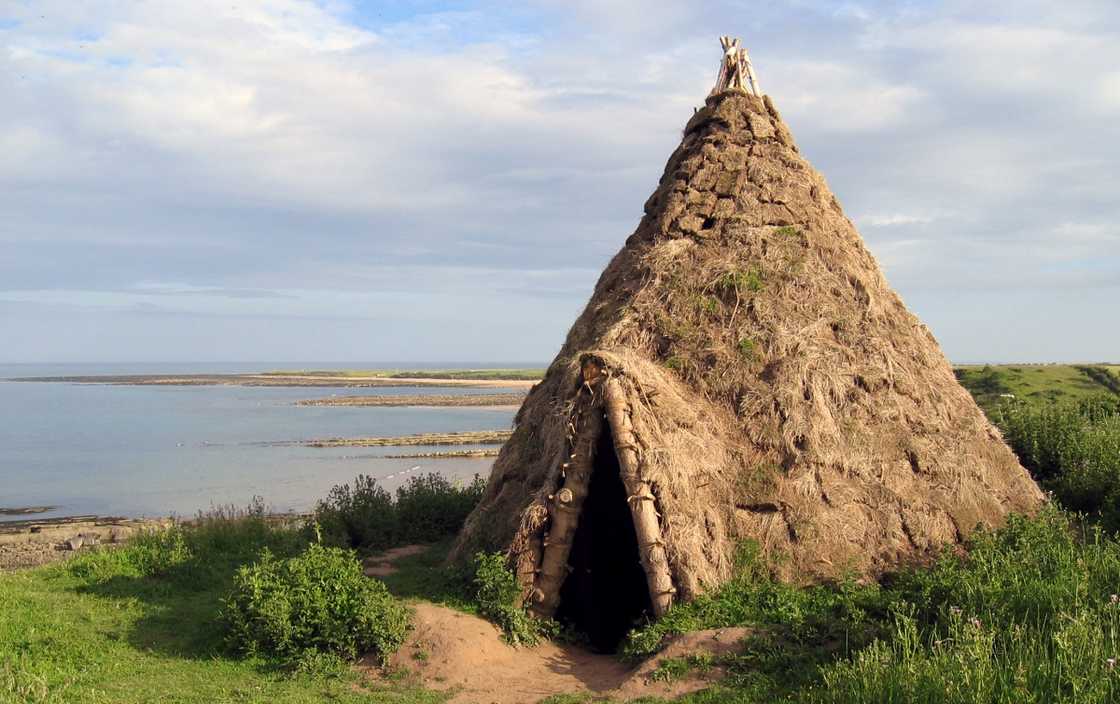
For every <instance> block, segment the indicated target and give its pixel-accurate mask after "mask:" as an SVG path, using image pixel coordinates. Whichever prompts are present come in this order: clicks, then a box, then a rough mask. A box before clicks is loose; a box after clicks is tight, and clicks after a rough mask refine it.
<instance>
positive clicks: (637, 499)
mask: <svg viewBox="0 0 1120 704" xmlns="http://www.w3.org/2000/svg"><path fill="white" fill-rule="evenodd" d="M603 405H604V407H605V408H606V412H607V422H608V423H610V430H611V434H612V435H613V438H614V449H615V453H616V454H617V455H618V467H619V474H621V476H622V483H623V485H625V487H626V494H627V503H629V504H630V516H631V518H632V519H633V521H634V532H635V533H636V534H637V536H638V552H639V554H640V557H641V560H642V568H643V569H644V570H645V573H646V582H647V584H648V585H649V598H650V602H651V603H652V604H653V614H654V616H661V615H663V614H664V613H665V612H666V611H668V610H669V607H670V606H671V605H672V603H673V595H674V594H675V593H676V589H675V588H674V587H673V580H672V577H671V576H670V574H669V560H668V558H667V557H666V554H665V543H664V542H663V541H662V539H661V521H660V519H659V516H658V514H657V509H656V507H655V506H654V496H653V492H652V491H651V490H650V486H649V482H646V481H645V480H643V479H642V477H641V475H640V473H639V468H638V453H637V444H636V441H635V438H634V426H633V424H632V423H631V422H630V407H629V404H628V403H627V402H626V398H625V396H624V394H623V393H622V389H621V387H620V386H619V384H618V381H616V380H615V379H608V380H607V381H606V383H604V384H603Z"/></svg>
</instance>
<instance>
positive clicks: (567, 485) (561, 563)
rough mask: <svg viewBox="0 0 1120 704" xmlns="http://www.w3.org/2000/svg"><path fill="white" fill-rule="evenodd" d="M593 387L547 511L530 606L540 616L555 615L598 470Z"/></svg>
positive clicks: (589, 388) (586, 388)
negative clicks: (548, 519) (582, 513)
mask: <svg viewBox="0 0 1120 704" xmlns="http://www.w3.org/2000/svg"><path fill="white" fill-rule="evenodd" d="M592 388H593V387H592V386H591V385H590V384H587V385H585V386H584V390H583V391H582V392H581V393H588V394H589V397H588V398H587V399H584V400H583V408H582V409H581V410H580V411H579V413H578V414H577V418H576V426H577V430H576V435H575V437H574V440H573V443H572V452H571V456H570V457H569V458H568V460H567V461H566V462H565V463H564V466H563V473H564V486H563V487H562V488H561V489H559V490H558V491H557V492H556V493H555V494H554V495H552V496H550V497H549V502H550V506H549V510H548V512H549V516H550V517H551V519H552V520H551V523H550V526H549V529H548V533H547V534H546V535H545V539H544V543H543V550H544V554H543V555H542V556H541V572H540V575H539V576H538V577H537V581H536V589H534V590H533V593H532V594H531V596H530V599H531V601H532V603H531V605H530V608H531V609H532V611H533V613H534V614H536V615H537V616H540V617H541V618H552V616H553V614H555V613H556V608H557V607H558V606H559V605H560V588H561V587H562V586H564V580H566V579H567V578H568V573H569V572H570V571H571V569H570V568H569V567H568V556H569V554H570V553H571V552H572V541H573V539H574V538H575V534H576V527H577V526H578V525H579V514H580V511H581V510H582V509H583V502H584V500H585V499H586V498H587V489H588V485H589V484H590V482H591V472H592V471H593V470H594V469H595V445H596V444H597V443H598V442H599V434H600V433H601V432H602V431H603V421H602V416H601V414H602V408H601V406H600V405H599V403H598V399H596V398H595V394H594V391H593V390H592Z"/></svg>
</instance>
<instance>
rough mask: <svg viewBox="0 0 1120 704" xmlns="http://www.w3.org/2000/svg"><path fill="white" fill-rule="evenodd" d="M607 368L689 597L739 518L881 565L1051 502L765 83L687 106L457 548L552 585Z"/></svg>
mask: <svg viewBox="0 0 1120 704" xmlns="http://www.w3.org/2000/svg"><path fill="white" fill-rule="evenodd" d="M581 361H591V362H593V366H594V367H595V368H594V369H593V370H592V374H591V377H590V381H591V383H585V382H586V381H588V377H587V376H586V375H583V376H581V373H580V365H581ZM599 369H601V370H602V374H597V373H596V372H597V371H598V370H599ZM604 379H606V380H609V381H610V383H611V384H613V385H614V386H613V387H612V388H613V389H614V391H613V393H614V397H617V399H621V400H617V401H615V402H614V403H615V405H616V406H618V408H615V411H617V412H618V413H621V415H618V416H617V418H618V419H619V420H617V422H614V423H613V424H610V423H609V421H610V419H609V418H608V421H603V422H608V425H609V427H608V430H612V432H613V435H614V442H615V448H616V450H617V452H618V460H619V463H620V465H622V469H621V471H622V472H623V473H624V474H625V472H626V466H627V462H629V463H630V465H632V466H633V468H634V472H635V473H636V476H637V479H640V480H641V481H642V482H644V484H643V485H642V486H645V487H647V488H648V492H649V493H652V500H651V502H652V505H653V506H654V507H655V509H656V514H654V519H653V520H654V521H655V527H656V528H657V529H658V530H659V531H660V542H661V544H660V546H659V547H660V549H662V550H663V553H664V558H665V561H666V562H667V570H668V574H669V579H671V582H672V587H671V588H670V589H669V590H666V589H660V591H671V592H672V593H674V594H675V595H676V596H675V597H671V598H677V599H679V598H689V597H691V596H693V595H695V594H697V593H699V592H701V591H703V590H704V589H706V588H710V587H711V586H713V585H715V584H718V583H719V582H720V581H722V580H724V579H726V578H728V576H729V575H730V569H731V564H732V560H733V555H734V552H735V549H736V546H737V544H739V543H740V542H742V541H743V540H748V539H749V540H753V541H756V542H757V543H758V544H759V545H760V546H761V547H762V550H763V551H764V552H765V553H766V554H768V555H771V556H774V557H779V556H780V559H778V560H775V561H774V564H775V565H776V566H775V570H776V571H777V573H778V574H779V575H780V576H781V577H783V578H785V579H789V580H794V581H798V582H810V581H816V580H820V579H825V578H829V577H834V576H837V575H839V574H841V573H853V572H854V573H855V574H863V575H875V574H877V573H880V572H882V571H884V570H887V569H890V568H892V567H894V566H897V565H898V564H899V563H900V562H903V561H906V560H908V559H910V558H912V557H913V556H914V555H915V554H918V553H922V552H926V551H929V550H931V549H933V548H936V547H937V546H941V545H944V544H948V543H953V542H956V541H960V540H961V539H962V538H963V537H964V536H966V535H967V534H968V533H969V532H970V531H972V530H973V529H974V528H975V527H976V526H978V525H998V524H1000V523H1001V522H1002V521H1003V520H1004V519H1005V517H1006V516H1007V514H1008V513H1011V512H1030V511H1032V510H1033V509H1035V508H1036V507H1037V506H1038V505H1039V504H1040V502H1041V501H1042V500H1043V496H1042V493H1041V492H1040V491H1039V489H1038V487H1037V486H1036V485H1035V484H1034V482H1033V481H1032V480H1031V478H1030V476H1029V475H1028V474H1027V472H1026V471H1025V470H1024V469H1023V468H1022V467H1021V466H1020V464H1019V462H1018V461H1017V460H1016V458H1015V456H1014V455H1013V453H1012V452H1011V450H1010V449H1009V448H1008V447H1007V445H1006V444H1005V443H1004V442H1003V440H1002V439H1001V437H1000V435H999V433H998V432H997V431H996V429H995V428H993V426H992V425H991V424H990V423H989V422H988V420H987V419H986V418H985V416H984V415H983V413H982V412H981V410H980V409H979V408H978V407H977V406H976V404H975V402H974V401H973V399H972V398H971V396H970V395H969V394H968V393H967V392H966V391H965V390H964V389H963V388H962V387H961V386H960V385H959V384H958V383H957V381H956V379H955V378H954V375H953V371H952V368H951V366H950V364H949V362H948V361H947V360H946V358H945V356H944V355H943V353H942V351H941V349H940V348H939V346H938V344H937V342H936V340H935V339H934V337H933V335H932V334H931V333H930V331H929V330H928V329H927V328H926V327H925V326H924V325H923V324H922V323H921V322H920V321H919V320H918V319H917V318H916V317H915V316H914V315H913V314H912V313H911V312H910V311H909V310H907V308H906V306H905V305H904V304H903V302H902V301H901V299H900V298H899V297H898V295H897V294H896V293H895V292H894V291H893V290H892V289H891V288H890V286H889V285H888V283H887V281H886V279H885V278H884V276H883V274H882V272H881V271H880V268H879V266H878V264H877V263H876V261H875V259H874V257H873V256H872V255H871V253H870V252H869V251H868V249H867V247H866V246H865V244H864V242H863V240H862V239H861V238H860V236H859V234H858V232H857V231H856V228H855V226H854V225H853V224H852V222H851V221H850V220H849V219H848V218H847V217H845V216H844V213H843V210H842V209H841V207H840V204H839V203H838V202H837V200H836V198H835V197H834V196H833V194H832V192H831V191H830V190H829V188H828V185H827V184H826V183H825V180H824V178H822V177H821V175H820V174H818V173H817V172H816V171H815V170H814V169H813V167H812V166H811V165H810V164H809V163H808V162H807V161H806V160H805V159H804V158H803V157H802V155H801V153H800V152H799V150H798V148H797V146H796V144H795V143H794V140H793V137H792V135H791V134H790V131H789V129H788V128H787V126H786V124H785V122H783V121H782V118H781V117H780V115H779V114H778V111H777V110H776V109H775V107H774V105H773V103H772V102H771V100H770V99H769V97H758V96H755V95H752V94H749V93H747V92H745V91H743V90H735V91H728V92H722V93H719V94H716V95H713V96H711V97H709V98H708V100H707V103H706V105H705V106H704V107H703V108H701V109H699V110H698V111H697V112H696V113H695V114H694V115H693V116H692V117H691V119H690V120H689V121H688V124H687V125H686V126H685V128H684V135H683V139H682V142H681V144H680V146H679V147H678V148H677V149H676V151H675V152H674V153H673V154H672V156H671V157H670V158H669V162H668V164H667V165H666V167H665V172H664V174H663V175H662V177H661V181H660V182H659V184H658V187H657V189H656V191H655V192H654V193H653V195H652V196H651V197H650V198H649V200H648V201H647V202H646V204H645V215H644V217H643V218H642V220H641V222H640V223H639V225H638V228H637V230H636V231H635V232H634V233H633V234H632V235H631V236H630V237H629V238H628V239H627V240H626V243H625V245H624V246H623V248H622V250H621V251H620V252H619V253H618V254H617V255H616V256H615V257H614V258H613V260H612V261H611V262H610V264H609V265H608V266H607V268H606V270H605V271H604V272H603V274H602V276H601V278H600V279H599V282H598V284H597V285H596V287H595V291H594V294H593V295H592V297H591V300H590V302H589V303H588V304H587V307H586V309H585V310H584V311H583V313H582V314H581V315H580V316H579V319H578V320H576V322H575V324H574V325H573V326H572V328H571V331H570V332H569V333H568V336H567V339H566V341H565V343H564V345H563V347H562V349H561V350H560V352H559V354H558V355H557V356H556V359H555V360H554V361H553V362H552V364H551V366H550V367H549V369H548V372H547V374H546V376H545V378H544V380H543V381H542V382H541V383H540V384H538V385H537V386H535V387H534V388H533V390H532V391H531V393H530V394H529V396H528V398H527V399H526V401H525V404H524V406H523V407H522V408H521V410H520V412H519V413H518V414H517V418H516V422H515V426H516V427H515V431H514V434H513V436H512V438H511V439H510V440H509V442H508V443H507V444H506V446H505V447H504V448H503V449H502V451H501V453H500V455H499V457H498V459H497V461H496V462H495V464H494V468H493V471H492V474H491V476H490V480H489V484H488V487H487V491H486V495H485V498H484V499H483V501H482V503H481V504H480V506H479V507H478V508H477V509H476V511H475V512H474V514H473V515H472V517H471V518H470V519H469V520H468V523H467V525H466V527H465V528H464V530H463V533H462V534H461V536H460V539H459V544H458V547H457V554H460V555H466V554H469V553H471V552H473V551H474V550H475V549H479V548H489V549H495V548H501V549H507V550H509V551H510V553H511V556H512V558H513V559H514V561H515V562H516V563H517V565H518V569H519V574H520V576H521V579H522V583H523V585H524V586H525V588H526V593H527V594H530V593H533V591H534V589H537V590H538V592H537V593H536V594H535V595H534V597H533V598H534V599H535V600H537V601H540V600H542V599H553V595H550V594H541V593H540V592H539V589H540V588H541V587H542V583H543V581H545V580H544V578H543V577H542V573H547V572H548V571H549V566H548V562H549V560H548V556H547V553H548V551H549V550H550V549H552V550H553V551H554V552H555V551H556V550H557V549H556V548H549V547H548V542H549V535H550V533H552V534H553V536H552V537H553V538H554V539H555V535H556V533H557V520H558V519H557V516H558V515H559V514H558V512H557V506H558V502H559V501H560V499H559V498H558V497H557V494H558V492H560V491H562V490H563V489H564V488H565V486H567V485H568V484H569V483H570V482H572V478H571V474H570V473H571V471H572V470H571V465H572V463H573V462H578V461H580V460H579V459H578V458H577V454H579V453H580V452H588V453H590V455H594V453H595V450H594V448H592V449H590V450H587V449H586V448H583V449H581V448H582V447H583V446H581V445H580V437H581V433H582V432H583V430H582V429H581V428H582V427H585V426H587V418H589V417H592V416H594V417H595V418H602V417H605V416H604V415H603V414H604V413H606V412H607V411H610V410H611V409H610V408H608V407H607V406H608V405H609V404H607V401H609V400H610V398H611V395H610V394H609V393H607V392H606V391H600V390H599V388H600V386H602V384H603V380H604ZM602 388H603V389H606V386H602ZM604 399H606V400H607V401H605V400H604ZM619 408H621V410H620V411H619V410H618V409H619ZM588 414H591V415H588ZM596 414H597V415H596ZM608 415H609V414H608ZM595 422H596V423H599V422H600V421H599V420H596V421H595ZM619 423H625V424H626V425H628V426H630V427H628V428H625V429H622V428H619V427H615V426H617V425H618V424H619ZM581 424H582V425H581ZM621 431H625V432H624V433H622V434H625V435H626V437H624V438H622V439H621V440H620V437H619V435H620V432H621ZM584 445H587V443H584ZM589 447H590V446H589ZM590 455H589V456H590ZM627 457H629V458H630V459H629V460H627ZM589 466H590V465H589ZM588 471H590V470H588ZM634 486H637V485H634ZM631 489H632V487H631V485H630V484H629V483H628V484H627V491H631ZM635 491H638V490H637V489H635V490H634V491H632V492H631V497H630V498H631V501H634V495H633V493H634V492H635ZM642 491H645V489H643V490H642ZM578 493H579V492H578V491H577V494H578ZM567 496H569V498H570V494H569V495H567ZM577 498H578V496H577ZM637 503H639V504H642V503H646V502H644V501H642V500H640V499H638V500H637ZM635 520H638V519H637V514H635ZM640 533H641V530H640V529H639V534H640ZM569 542H570V541H569ZM639 542H641V536H640V535H639ZM659 547H658V546H655V545H653V543H651V544H650V545H641V546H640V549H641V550H650V551H654V552H656V550H657V549H659ZM566 549H568V548H566V547H565V548H564V550H566ZM646 557H647V556H646V555H645V553H643V555H642V560H643V565H645V567H646V571H647V573H651V571H653V570H654V569H655V568H654V567H651V566H650V565H651V564H652V562H650V561H649V560H647V559H646ZM556 559H560V558H556ZM654 561H656V560H654ZM556 579H559V580H561V581H563V577H562V576H561V577H557V578H556ZM650 579H651V581H650V591H651V595H652V596H653V599H654V605H655V607H656V606H657V595H656V594H655V593H654V592H655V591H658V590H655V589H654V586H653V581H654V580H653V576H652V573H651V577H650ZM553 600H554V599H553ZM553 608H555V604H551V605H550V606H549V608H548V609H545V612H546V613H547V612H549V611H551V609H553ZM661 610H663V605H662V607H658V608H655V611H657V612H660V611H661Z"/></svg>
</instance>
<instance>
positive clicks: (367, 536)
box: [315, 474, 486, 552]
mask: <svg viewBox="0 0 1120 704" xmlns="http://www.w3.org/2000/svg"><path fill="white" fill-rule="evenodd" d="M485 488H486V482H485V481H483V480H482V478H481V477H479V476H478V475H475V477H474V480H473V481H471V483H470V484H467V485H465V486H460V485H457V484H453V483H451V482H450V481H448V480H447V479H445V478H444V477H442V476H440V475H438V474H428V475H424V476H419V477H413V478H411V479H410V480H409V481H408V483H407V484H405V485H404V486H402V487H400V488H399V489H397V495H396V500H395V501H394V499H393V497H392V496H391V495H390V494H389V492H387V491H385V490H384V489H383V488H381V487H380V486H378V485H377V481H376V480H375V479H373V478H372V477H367V476H365V475H359V476H358V478H357V479H355V480H354V485H353V487H351V486H350V485H348V484H340V485H338V486H335V487H334V488H332V489H331V491H330V494H329V495H328V496H327V498H326V499H325V500H323V501H320V502H319V504H318V505H317V506H316V508H315V521H316V523H317V524H318V526H319V530H320V532H321V535H322V539H323V541H324V542H326V543H328V544H330V545H334V546H337V547H346V548H354V549H359V550H363V551H367V552H377V551H380V550H385V549H387V548H391V547H394V546H397V545H403V544H405V543H409V542H432V541H435V540H439V539H440V538H444V537H446V536H449V535H454V534H456V533H458V532H459V529H460V528H462V527H463V522H464V521H466V519H467V516H468V515H469V514H470V512H471V511H472V510H473V509H474V507H475V506H476V505H477V504H478V502H479V501H480V500H481V499H482V492H483V491H484V490H485Z"/></svg>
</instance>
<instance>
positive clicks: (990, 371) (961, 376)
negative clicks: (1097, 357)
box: [954, 364, 1120, 410]
mask: <svg viewBox="0 0 1120 704" xmlns="http://www.w3.org/2000/svg"><path fill="white" fill-rule="evenodd" d="M1089 369H1100V370H1103V371H1104V372H1105V373H1106V374H1109V375H1110V376H1114V377H1115V378H1116V379H1117V383H1120V371H1118V370H1120V366H1116V365H1112V366H1109V365H1074V364H1000V365H983V366H981V365H961V366H958V367H956V369H955V370H954V371H955V372H956V375H957V379H958V380H959V381H960V382H961V384H962V385H963V386H964V387H965V388H966V389H968V391H969V392H970V393H971V394H972V395H973V397H975V398H976V402H977V403H979V404H980V406H981V407H982V408H984V409H985V410H990V409H992V408H994V406H995V405H996V404H997V403H999V401H1000V398H1001V396H1002V395H1004V394H1010V395H1013V396H1015V398H1017V399H1021V400H1027V401H1077V400H1081V399H1085V398H1089V397H1092V396H1096V395H1097V394H1101V393H1106V394H1108V393H1115V391H1114V390H1113V389H1111V388H1109V386H1108V385H1107V384H1102V383H1101V381H1099V380H1098V379H1094V378H1093V377H1092V376H1091V375H1090V373H1087V370H1089Z"/></svg>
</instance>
